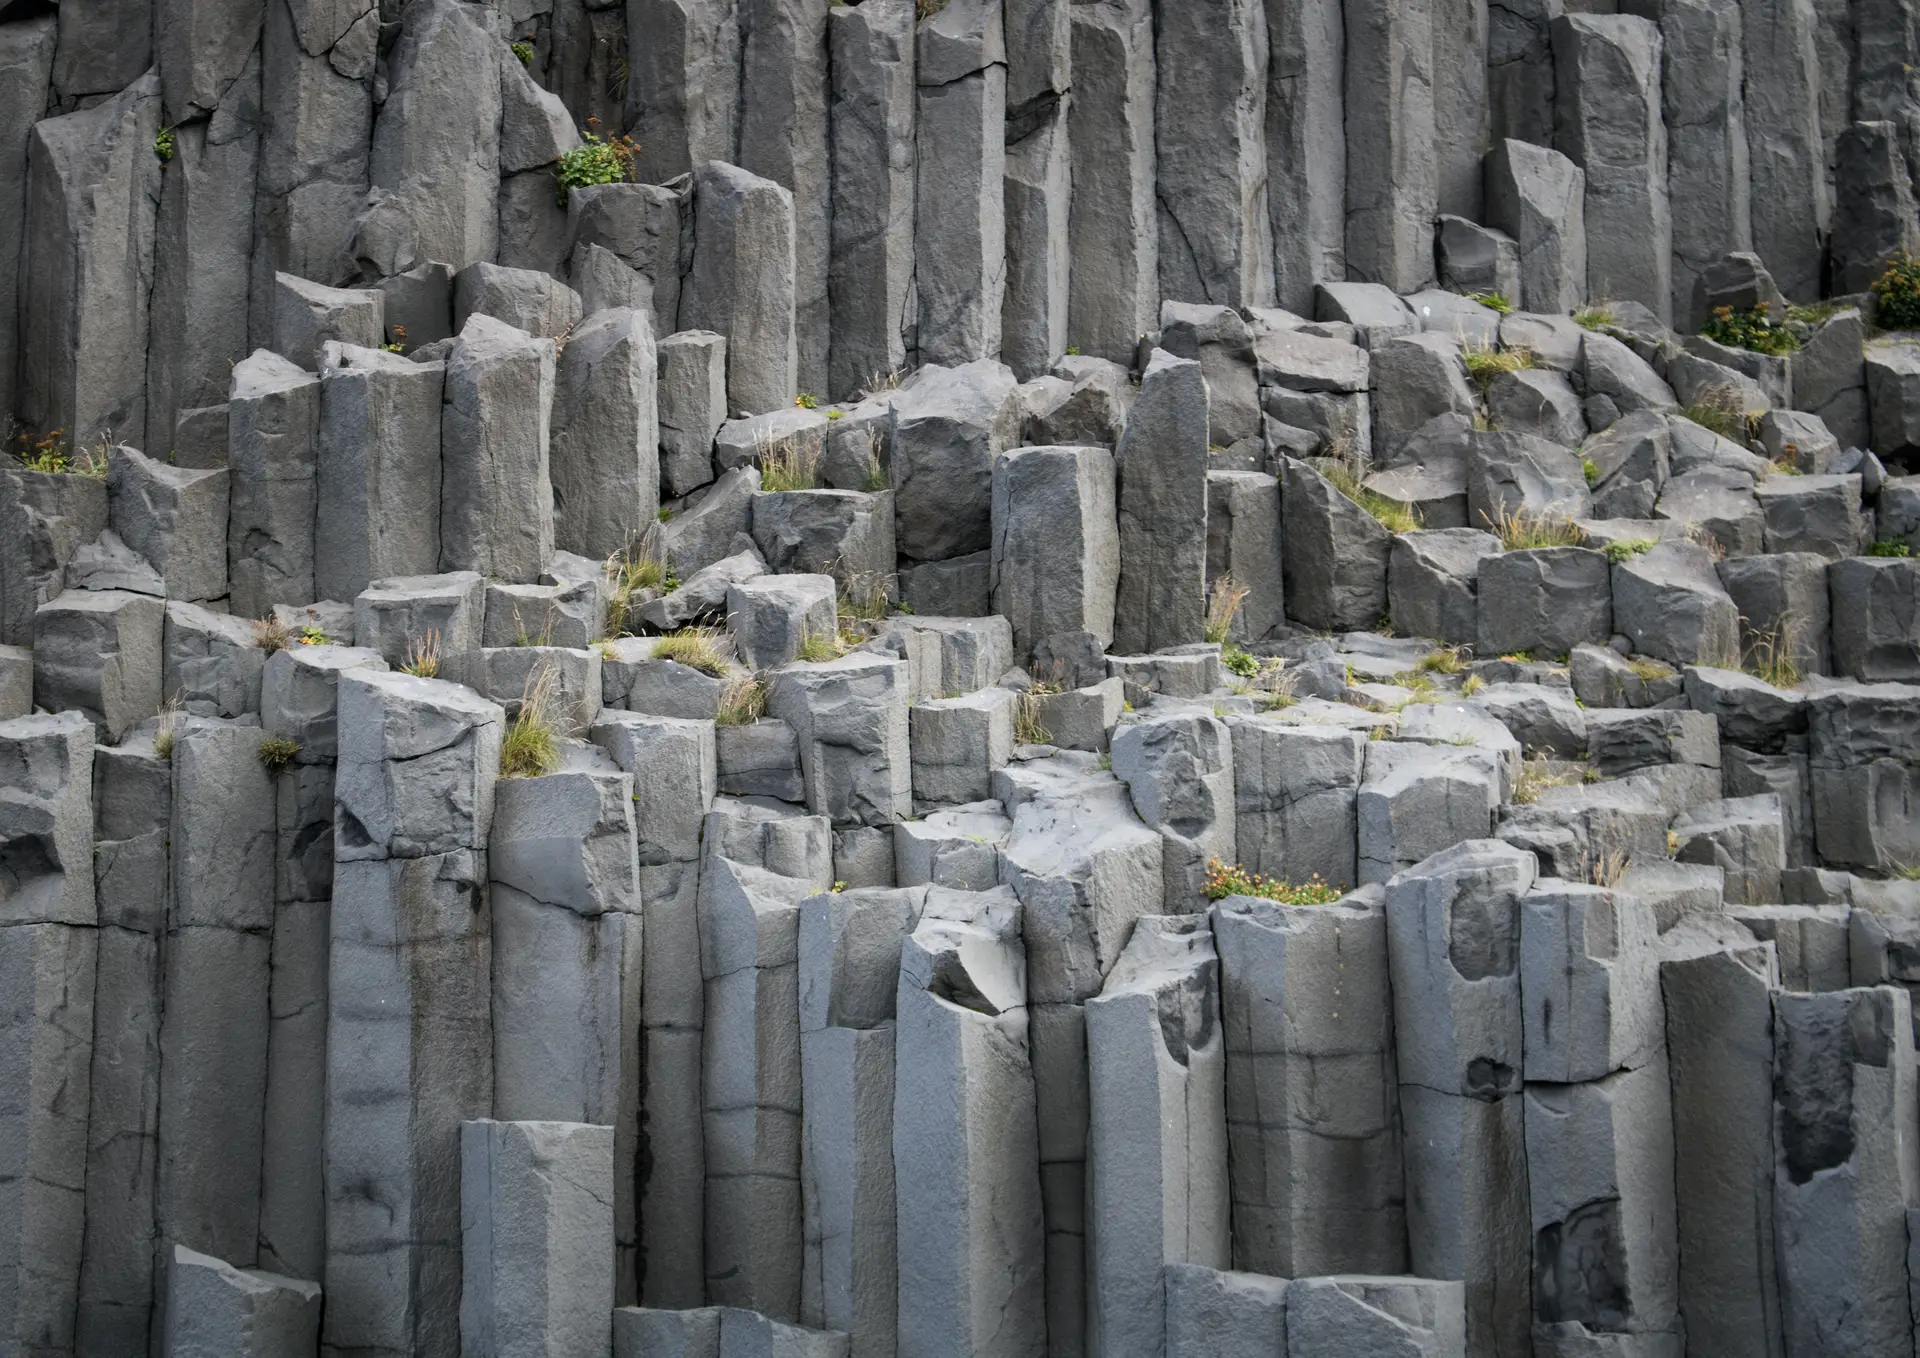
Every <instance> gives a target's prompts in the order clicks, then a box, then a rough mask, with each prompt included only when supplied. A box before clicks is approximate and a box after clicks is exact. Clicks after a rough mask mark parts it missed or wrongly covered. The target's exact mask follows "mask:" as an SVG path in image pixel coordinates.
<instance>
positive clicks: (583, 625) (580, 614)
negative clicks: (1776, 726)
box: [480, 572, 607, 660]
mask: <svg viewBox="0 0 1920 1358" xmlns="http://www.w3.org/2000/svg"><path fill="white" fill-rule="evenodd" d="M605 595H606V589H605V578H604V577H602V576H599V575H598V573H597V572H596V578H592V579H587V580H578V581H575V582H573V583H571V584H561V585H500V584H493V583H491V582H489V583H488V585H487V593H486V620H485V622H484V623H483V624H482V626H481V630H480V644H481V645H482V646H564V647H569V648H572V649H574V650H584V649H586V648H587V647H588V646H591V645H592V644H593V643H594V641H595V640H596V639H597V638H599V637H600V636H602V635H603V634H604V632H605V630H606V625H607V603H606V597H605ZM600 658H601V659H602V660H604V659H605V657H604V656H602V657H600Z"/></svg>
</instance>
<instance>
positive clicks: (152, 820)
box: [75, 738, 173, 1353]
mask: <svg viewBox="0 0 1920 1358" xmlns="http://www.w3.org/2000/svg"><path fill="white" fill-rule="evenodd" d="M93 781H94V784H95V787H94V794H93V798H94V835H95V839H96V841H97V843H96V845H95V848H94V890H95V893H96V895H97V897H98V900H99V904H100V929H99V973H98V974H99V983H98V984H96V985H95V987H94V1019H93V1046H94V1062H93V1079H92V1091H91V1096H90V1103H91V1108H90V1113H89V1116H88V1119H87V1238H86V1252H85V1255H84V1257H83V1258H82V1260H81V1263H80V1309H79V1315H78V1320H77V1324H76V1328H75V1339H76V1347H77V1350H78V1351H79V1352H81V1353H143V1352H145V1351H146V1350H147V1339H148V1325H149V1321H150V1312H151V1310H152V1307H153V1301H154V1290H155V1288H154V1283H155V1280H154V1262H155V1258H156V1254H155V1251H154V1246H153V1172H154V1156H155V1139H156V1136H157V1130H158V1129H157V1123H158V1118H159V1105H160V1004H161V997H160V939H161V934H162V932H163V931H164V930H165V928H166V919H167V877H168V871H167V869H168V854H167V836H168V831H169V825H170V822H171V819H172V807H173V771H172V769H171V767H170V766H169V764H168V762H167V761H166V760H165V759H162V758H161V757H160V756H159V754H158V752H157V751H156V750H155V749H154V746H153V742H152V740H151V739H150V738H149V739H146V740H141V739H139V738H130V739H128V740H127V741H125V742H124V743H122V744H121V745H120V746H118V747H117V748H106V747H103V748H100V749H97V750H96V751H95V752H94V779H93Z"/></svg>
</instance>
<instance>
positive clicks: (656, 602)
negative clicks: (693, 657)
mask: <svg viewBox="0 0 1920 1358" xmlns="http://www.w3.org/2000/svg"><path fill="white" fill-rule="evenodd" d="M766 573H767V568H766V563H765V562H763V561H761V560H760V554H759V553H758V552H755V551H753V550H752V549H751V548H748V549H747V550H744V551H739V552H735V553H734V554H733V555H732V556H727V557H722V558H721V559H720V560H718V561H716V562H714V563H713V564H712V565H710V566H702V567H701V568H700V569H699V570H697V571H695V572H694V573H693V574H692V575H690V576H688V577H687V579H686V581H685V583H683V584H682V585H681V586H680V588H679V589H676V590H674V591H673V592H672V593H671V594H668V595H665V596H664V597H662V598H658V599H653V600H650V601H649V602H647V603H645V604H643V605H641V608H640V622H641V623H642V624H643V625H644V626H647V627H652V628H657V629H658V630H660V631H662V632H671V631H676V630H678V629H679V628H682V627H688V626H691V625H693V624H695V623H699V622H703V621H710V620H713V619H716V618H718V617H720V616H722V615H723V614H724V612H725V609H726V603H727V592H728V591H729V590H730V589H732V588H733V586H735V585H737V584H739V583H740V582H741V581H743V580H752V579H754V578H755V577H757V576H762V575H765V574H766Z"/></svg>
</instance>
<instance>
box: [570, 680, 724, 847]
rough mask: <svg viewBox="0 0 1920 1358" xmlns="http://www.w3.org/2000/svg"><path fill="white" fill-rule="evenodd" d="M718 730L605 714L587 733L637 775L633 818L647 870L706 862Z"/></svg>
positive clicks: (691, 722) (688, 721) (708, 723)
mask: <svg viewBox="0 0 1920 1358" xmlns="http://www.w3.org/2000/svg"><path fill="white" fill-rule="evenodd" d="M714 729H715V728H714V726H713V723H712V720H711V719H706V720H699V719H692V718H678V717H660V716H653V715H651V714H643V713H639V712H602V713H601V714H600V716H599V718H598V720H596V721H595V723H594V725H593V729H592V730H591V731H589V732H588V733H587V735H588V739H590V740H591V741H592V742H593V743H594V744H595V745H598V746H599V747H600V748H601V749H603V750H605V751H606V752H607V753H608V754H609V755H610V756H611V757H612V759H613V762H614V763H615V764H617V765H619V766H620V767H621V768H622V769H624V770H626V771H627V772H628V773H630V774H632V775H634V790H633V801H634V812H633V815H634V824H635V827H636V829H637V832H638V835H639V849H638V852H639V855H640V862H641V865H642V866H643V867H656V866H659V865H661V864H665V863H686V862H692V861H693V860H695V859H697V858H699V857H700V849H701V827H702V825H703V823H704V822H705V820H706V818H707V808H708V805H709V804H710V803H711V802H712V801H713V797H714V789H715V779H716V778H717V776H718V766H717V763H716V759H717V756H716V752H715V742H714ZM716 851H718V850H716Z"/></svg>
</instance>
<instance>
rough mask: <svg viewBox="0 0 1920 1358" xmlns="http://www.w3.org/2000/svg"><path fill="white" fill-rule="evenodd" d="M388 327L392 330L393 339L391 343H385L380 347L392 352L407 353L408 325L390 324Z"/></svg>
mask: <svg viewBox="0 0 1920 1358" xmlns="http://www.w3.org/2000/svg"><path fill="white" fill-rule="evenodd" d="M387 329H388V330H389V331H391V332H392V334H393V340H392V342H391V343H388V344H383V345H381V346H380V347H381V348H382V349H385V350H386V351H387V352H388V353H390V354H404V353H406V352H407V327H406V326H404V325H390V326H388V327H387Z"/></svg>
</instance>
